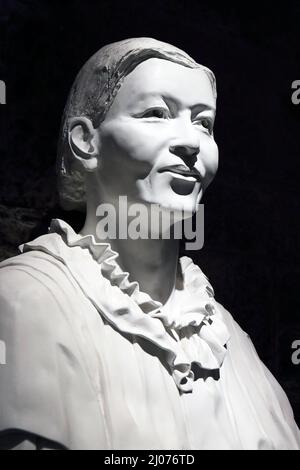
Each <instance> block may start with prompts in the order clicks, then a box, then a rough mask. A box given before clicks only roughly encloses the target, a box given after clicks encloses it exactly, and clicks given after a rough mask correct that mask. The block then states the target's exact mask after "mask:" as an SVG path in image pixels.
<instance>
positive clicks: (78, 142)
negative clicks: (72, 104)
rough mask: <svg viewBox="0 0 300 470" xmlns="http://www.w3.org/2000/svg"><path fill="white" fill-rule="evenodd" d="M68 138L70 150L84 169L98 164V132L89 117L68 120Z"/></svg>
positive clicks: (89, 168) (91, 169)
mask: <svg viewBox="0 0 300 470" xmlns="http://www.w3.org/2000/svg"><path fill="white" fill-rule="evenodd" d="M68 139H69V145H70V149H71V152H72V154H73V156H74V158H76V160H77V162H78V163H79V164H80V165H82V167H83V168H84V169H85V170H86V171H94V170H96V168H97V167H98V165H99V157H100V154H99V147H100V145H99V144H100V142H99V134H98V132H97V129H95V128H94V126H93V124H92V122H91V120H90V119H88V118H86V117H84V116H82V117H76V118H71V119H70V121H69V132H68Z"/></svg>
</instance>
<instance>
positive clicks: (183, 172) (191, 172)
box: [158, 165, 201, 183]
mask: <svg viewBox="0 0 300 470" xmlns="http://www.w3.org/2000/svg"><path fill="white" fill-rule="evenodd" d="M165 172H169V173H174V174H175V175H176V177H177V178H180V179H183V180H186V181H199V183H201V175H200V173H199V171H198V170H196V168H192V169H190V168H188V167H186V166H185V165H170V166H166V167H164V168H161V169H160V170H158V173H165Z"/></svg>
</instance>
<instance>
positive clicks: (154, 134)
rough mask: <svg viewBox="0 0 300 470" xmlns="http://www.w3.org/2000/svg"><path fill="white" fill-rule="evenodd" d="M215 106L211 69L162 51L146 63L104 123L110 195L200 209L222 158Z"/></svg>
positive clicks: (105, 186) (104, 175)
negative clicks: (178, 61) (190, 64)
mask: <svg viewBox="0 0 300 470" xmlns="http://www.w3.org/2000/svg"><path fill="white" fill-rule="evenodd" d="M215 106H216V103H215V98H214V96H213V91H212V87H211V83H210V81H209V78H208V76H207V75H206V73H205V72H204V71H203V70H201V69H190V68H187V67H184V66H182V65H179V64H176V63H173V62H170V61H167V60H163V59H157V58H152V59H148V60H146V61H144V62H142V63H141V64H139V65H138V66H137V67H136V68H135V69H134V70H133V71H132V72H131V73H130V74H129V75H128V76H127V77H126V78H125V79H124V82H123V84H122V86H121V88H120V90H119V92H118V94H117V96H116V98H115V100H114V102H113V104H112V106H111V108H110V109H109V111H108V113H107V115H106V117H105V120H104V121H103V123H102V124H101V126H100V127H99V129H98V132H99V147H100V148H99V155H100V168H99V170H98V172H99V175H98V176H99V182H100V186H101V192H102V193H103V194H104V196H105V199H106V200H109V198H115V197H118V196H119V195H127V196H128V199H129V200H132V201H137V202H147V203H157V204H160V206H161V207H162V208H166V209H171V210H174V211H176V210H180V211H181V210H186V211H189V212H194V211H195V209H196V204H197V203H198V202H199V201H200V199H201V197H202V195H203V192H204V191H205V189H206V188H207V186H208V184H209V183H210V182H211V181H212V179H213V177H214V175H215V173H216V170H217V166H218V148H217V145H216V143H215V141H214V137H213V124H214V117H215Z"/></svg>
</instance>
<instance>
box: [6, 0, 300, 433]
mask: <svg viewBox="0 0 300 470" xmlns="http://www.w3.org/2000/svg"><path fill="white" fill-rule="evenodd" d="M0 28H1V31H0V40H1V42H0V53H1V54H0V66H1V70H0V79H2V80H5V82H6V86H7V104H6V105H0V119H1V133H0V157H1V160H0V217H1V227H0V259H4V258H6V257H8V256H11V255H13V254H15V253H16V247H17V245H18V244H20V243H21V242H24V241H26V240H29V239H31V238H33V237H35V236H36V235H39V234H41V233H43V232H45V230H46V228H47V226H48V224H49V221H50V219H51V217H53V216H55V217H62V218H64V219H65V220H67V221H69V222H71V223H72V224H73V226H74V228H75V229H76V228H79V225H80V216H79V215H77V214H74V213H72V214H64V213H63V212H62V211H61V210H60V209H59V208H58V206H57V204H56V196H55V170H54V166H55V157H56V143H57V137H58V131H59V126H60V119H61V115H62V111H63V108H64V105H65V101H66V98H67V94H68V92H69V89H70V87H71V84H72V82H73V80H74V78H75V75H76V73H77V72H78V71H79V69H80V68H81V66H82V65H83V63H84V62H85V61H86V60H87V59H88V58H89V57H90V56H91V55H92V54H93V53H94V52H96V51H97V50H98V49H99V48H100V47H101V46H103V45H104V44H107V43H110V42H113V41H117V40H121V39H125V38H128V37H138V36H151V37H154V38H157V39H160V40H162V41H166V42H170V43H171V44H174V45H176V46H178V47H180V48H182V49H183V50H185V51H186V52H188V53H189V54H190V55H191V56H192V57H193V58H194V59H195V60H196V61H197V62H200V63H203V64H205V65H207V66H208V67H210V68H211V69H212V70H213V71H214V72H215V74H216V77H217V87H218V113H217V121H216V129H215V136H216V140H217V143H218V144H219V149H220V166H219V171H218V174H217V177H216V179H215V181H214V183H213V184H212V185H211V187H210V188H209V190H208V191H207V193H206V195H205V198H204V200H203V202H204V203H205V246H204V248H203V249H202V250H201V251H200V252H198V253H192V255H193V258H194V259H195V260H196V262H198V263H199V265H200V266H201V268H202V269H203V271H204V272H205V273H206V274H207V275H208V276H209V278H210V280H211V282H212V284H213V286H214V288H215V293H216V298H217V300H219V301H220V302H221V303H223V304H224V306H225V307H226V308H227V309H229V310H230V311H231V313H232V314H233V315H234V317H235V318H236V319H237V321H238V322H239V323H240V325H241V326H242V327H243V328H244V329H245V330H246V331H247V332H248V333H249V334H250V336H251V337H252V339H253V342H254V344H255V346H256V348H257V350H258V352H259V354H260V356H261V358H262V359H263V361H264V362H265V363H266V364H267V366H268V367H269V368H270V369H271V371H272V372H273V374H274V375H275V376H276V378H277V379H278V380H279V382H280V383H281V384H282V385H283V387H284V389H285V391H286V392H287V394H288V396H289V398H290V401H291V403H292V405H293V408H294V411H295V415H296V419H297V421H298V423H299V424H300V393H299V392H300V380H299V379H300V364H299V365H298V366H297V365H294V364H292V361H291V355H292V352H293V350H292V348H291V344H292V342H293V341H294V340H295V339H300V320H299V312H300V300H299V299H300V297H299V287H298V280H299V271H300V265H299V248H300V243H299V238H300V237H299V235H300V234H299V191H298V187H299V170H300V163H299V161H300V153H299V150H300V149H299V147H300V146H299V140H300V137H299V124H300V105H298V106H296V105H294V104H292V101H291V95H292V90H291V84H292V82H293V81H294V80H297V79H300V54H299V52H300V32H299V30H300V2H293V1H285V2H280V4H278V5H276V4H275V3H273V4H272V3H269V2H268V3H264V2H262V1H261V2H259V3H258V2H254V3H253V2H251V3H250V4H249V5H247V4H246V6H245V4H242V5H239V4H234V3H230V2H223V3H222V4H220V5H219V4H218V5H217V4H214V2H211V1H210V2H207V1H205V2H202V1H196V0H190V1H179V0H172V1H171V0H167V1H158V0H152V1H148V2H144V1H138V0H136V1H134V0H124V1H123V2H116V1H112V0H106V1H104V0H98V1H87V0H86V1H78V0H74V1H62V0H61V1H55V0H54V1H50V0H49V1H46V0H39V1H37V0H27V1H26V0H19V1H17V0H15V1H4V0H0Z"/></svg>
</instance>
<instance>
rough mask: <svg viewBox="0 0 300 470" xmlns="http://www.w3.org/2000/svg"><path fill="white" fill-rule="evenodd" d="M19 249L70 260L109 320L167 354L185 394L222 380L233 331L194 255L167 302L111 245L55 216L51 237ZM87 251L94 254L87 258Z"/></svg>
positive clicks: (183, 262) (182, 266)
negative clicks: (125, 266) (201, 383)
mask: <svg viewBox="0 0 300 470" xmlns="http://www.w3.org/2000/svg"><path fill="white" fill-rule="evenodd" d="M20 250H21V251H22V252H26V251H30V250H41V251H45V252H47V253H48V254H50V255H52V256H54V257H56V258H58V259H60V261H62V262H63V263H64V264H66V265H67V267H68V268H69V270H70V272H71V273H72V275H73V276H74V277H75V278H76V280H77V282H78V283H79V285H80V286H81V288H82V289H83V291H84V292H85V294H86V296H87V297H88V298H89V299H90V300H91V301H92V302H93V304H94V306H95V307H96V308H97V309H98V311H99V313H100V314H102V315H103V316H104V317H105V319H106V320H107V321H108V322H109V323H111V324H112V325H113V326H114V327H115V328H116V329H117V330H119V331H120V332H124V333H128V334H131V335H133V336H137V337H140V338H143V339H145V340H147V341H150V342H151V343H152V344H154V345H155V346H156V347H157V348H159V350H160V352H163V354H164V357H165V360H166V362H167V363H168V365H169V367H170V370H171V373H172V376H173V379H174V381H175V383H176V385H177V387H178V389H179V390H180V391H181V392H191V391H192V389H193V383H194V380H195V379H196V378H197V377H206V376H207V375H211V376H212V377H214V378H218V376H219V369H220V367H221V365H222V363H223V361H224V358H225V355H226V343H227V342H228V340H229V333H228V330H227V328H226V326H225V324H224V321H223V318H222V315H221V312H220V311H219V310H218V307H217V304H216V302H215V300H214V291H213V288H212V286H211V285H210V283H209V281H208V278H207V277H206V276H205V274H204V273H203V272H202V271H201V269H200V268H199V267H198V266H196V265H195V264H194V263H193V261H192V260H191V259H190V258H188V257H186V256H183V257H182V258H180V260H179V269H178V273H180V274H181V280H182V283H181V284H182V285H181V288H180V289H175V291H174V295H173V296H172V298H171V300H170V301H168V302H167V304H166V305H165V306H163V305H162V304H161V303H160V302H158V301H155V300H153V299H152V298H151V297H150V296H149V295H148V294H146V293H145V292H142V291H141V290H140V288H139V284H138V282H136V281H130V279H129V273H128V272H124V271H122V269H121V268H120V266H119V265H118V263H117V258H118V253H117V252H115V251H113V250H112V249H111V246H110V244H109V243H99V242H96V241H95V238H94V237H93V235H86V236H81V235H79V234H77V233H76V232H75V231H74V230H73V229H72V227H71V226H70V225H68V224H67V223H66V222H64V221H62V220H59V219H53V220H52V222H51V225H50V228H49V234H48V235H44V236H42V237H39V238H38V239H36V240H34V241H32V242H29V243H26V244H24V245H21V246H20ZM78 250H79V251H78ZM83 253H89V255H91V256H89V257H88V259H87V258H83V256H82V254H83ZM83 263H85V271H84V272H85V273H86V272H88V273H91V276H90V278H89V282H87V280H86V276H83V269H82V266H83ZM99 269H100V273H99ZM92 272H93V276H92ZM99 274H100V275H99ZM100 278H101V279H100ZM100 280H102V286H101V287H102V288H101V292H102V294H101V295H100V294H99V292H100V289H99V285H98V284H97V281H99V282H100Z"/></svg>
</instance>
